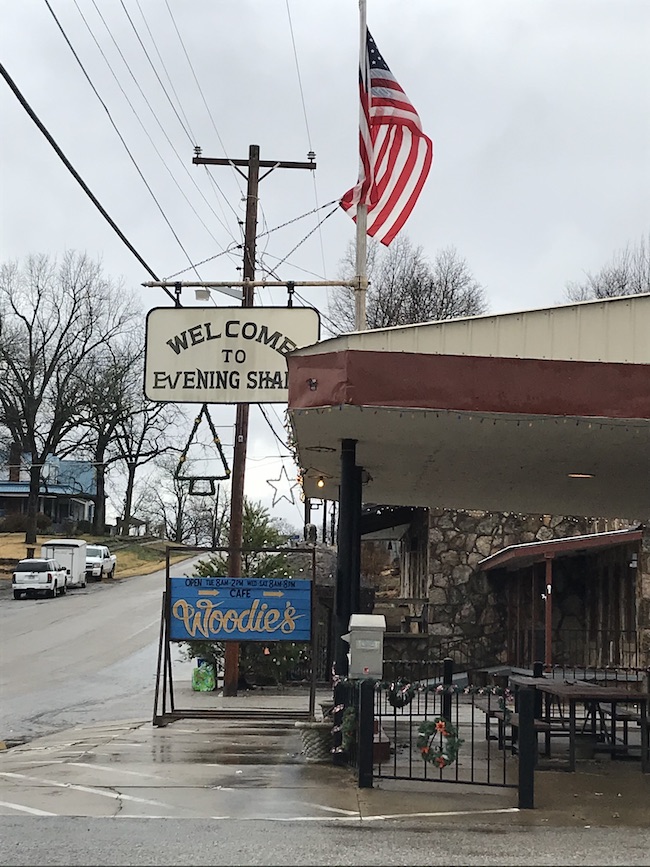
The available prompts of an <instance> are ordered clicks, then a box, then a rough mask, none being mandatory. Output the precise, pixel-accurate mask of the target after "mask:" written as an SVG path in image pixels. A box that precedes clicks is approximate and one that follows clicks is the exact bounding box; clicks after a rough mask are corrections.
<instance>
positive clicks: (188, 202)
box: [75, 0, 230, 244]
mask: <svg viewBox="0 0 650 867" xmlns="http://www.w3.org/2000/svg"><path fill="white" fill-rule="evenodd" d="M93 5H94V6H95V9H96V10H97V14H98V15H99V17H100V19H101V21H102V23H103V25H104V27H105V28H106V30H107V32H108V35H109V36H110V38H111V40H112V41H113V44H114V45H115V47H116V49H117V51H118V53H119V55H120V57H121V58H122V61H123V62H124V65H125V66H126V68H127V70H128V71H129V73H130V75H131V78H132V79H133V81H134V83H135V85H136V87H137V88H138V90H139V91H140V95H141V96H142V98H143V99H144V101H145V103H146V105H147V108H148V109H149V111H150V112H151V114H152V116H153V118H154V120H155V121H156V123H157V124H158V127H159V128H160V130H161V132H162V134H163V136H164V137H165V139H166V140H167V143H168V144H169V146H170V147H171V149H172V150H173V152H174V154H175V155H176V157H177V158H178V160H179V162H180V163H181V165H182V167H183V169H184V170H185V172H186V174H187V175H188V177H189V178H190V180H191V181H192V183H193V184H194V186H195V187H196V189H197V190H198V191H199V193H200V195H201V196H202V197H203V199H204V201H205V203H206V205H208V207H209V208H210V210H211V211H212V213H213V215H214V216H215V217H216V219H217V220H218V221H219V222H220V223H221V220H220V218H219V216H218V215H217V214H216V213H215V211H214V210H213V208H212V206H211V205H210V203H209V202H208V201H207V199H206V198H205V196H204V195H203V192H202V190H201V188H200V187H199V186H198V184H197V183H196V181H195V179H194V178H193V177H192V174H191V172H190V171H189V169H188V168H187V166H186V165H185V162H184V161H183V159H182V158H181V156H180V154H179V153H178V151H177V150H176V148H175V147H174V144H173V142H172V141H171V139H170V138H169V136H168V135H167V131H166V130H165V128H164V126H163V124H162V123H161V122H160V120H159V118H158V117H157V115H156V113H155V111H154V110H153V108H152V107H151V104H150V102H149V100H148V99H147V97H146V95H145V93H144V91H143V90H142V88H141V86H140V83H139V82H138V80H137V78H136V76H135V75H134V73H133V70H132V69H131V67H130V66H129V63H128V61H127V59H126V57H125V56H124V54H123V52H122V50H121V48H120V46H119V45H118V44H117V41H116V40H115V37H114V36H113V34H112V33H111V31H110V28H109V26H108V24H107V23H106V20H105V19H104V17H103V15H102V14H101V12H100V10H99V9H98V8H97V4H96V3H95V2H94V0H93ZM75 6H76V8H77V11H78V12H79V15H80V16H81V19H82V21H83V22H84V24H85V25H86V28H87V30H88V32H89V33H90V36H91V38H92V39H93V41H94V43H95V45H96V46H97V50H98V51H99V53H100V54H101V56H102V57H103V59H104V61H105V63H106V65H107V66H108V69H109V71H110V73H111V75H112V76H113V78H114V79H115V82H116V84H117V86H118V87H119V88H120V90H121V92H122V95H123V96H124V98H125V100H126V101H127V104H128V106H129V108H130V109H131V111H132V112H133V114H134V115H135V119H136V120H137V122H138V123H139V124H140V127H141V129H142V131H143V132H144V134H145V135H146V136H147V138H148V139H149V142H150V144H151V146H152V147H153V149H154V151H155V152H156V154H157V156H158V157H159V159H160V161H161V163H162V164H163V166H164V167H165V168H166V169H167V172H168V173H169V176H170V177H171V179H172V181H173V182H174V184H176V187H177V188H178V190H179V192H180V194H181V195H182V196H183V198H184V199H185V201H186V202H187V204H188V205H189V207H190V209H191V210H192V211H193V213H194V215H195V216H196V217H197V219H198V220H199V222H200V223H201V225H202V226H203V228H204V229H205V230H206V232H207V233H208V234H209V235H210V237H211V238H212V240H213V241H214V242H215V244H219V241H218V240H217V238H216V237H215V235H214V234H213V233H212V231H211V230H210V228H209V227H208V225H207V224H206V223H205V221H204V220H203V218H202V217H201V215H200V214H199V213H198V211H197V210H196V208H195V207H194V205H193V204H192V202H191V201H190V199H189V198H188V196H187V193H186V192H185V190H184V189H183V188H182V187H181V185H180V184H179V183H178V181H177V180H176V178H175V177H174V173H173V172H172V170H171V169H170V168H169V166H168V164H167V162H166V160H165V158H164V157H163V155H162V154H161V153H160V151H159V150H158V148H157V146H156V144H155V142H154V140H153V138H152V137H151V135H150V134H149V132H148V130H147V128H146V127H145V125H144V123H143V121H142V118H141V117H140V115H139V113H138V112H137V111H136V109H135V107H134V105H133V103H132V102H131V100H130V99H129V96H128V94H127V92H126V91H125V90H124V88H123V87H122V85H121V83H120V81H119V78H118V76H117V74H116V72H115V70H114V69H113V67H112V66H111V63H110V61H109V59H108V57H107V56H106V53H105V52H104V50H103V48H102V47H101V45H100V44H99V41H98V39H97V37H96V36H95V34H94V33H93V30H92V28H91V26H90V24H89V23H88V21H87V19H86V17H85V16H84V14H83V12H82V11H81V9H80V8H79V4H78V3H77V0H75ZM221 225H222V226H223V228H224V229H225V230H226V231H227V232H228V233H229V234H230V231H229V229H228V227H227V226H226V225H225V224H224V223H221Z"/></svg>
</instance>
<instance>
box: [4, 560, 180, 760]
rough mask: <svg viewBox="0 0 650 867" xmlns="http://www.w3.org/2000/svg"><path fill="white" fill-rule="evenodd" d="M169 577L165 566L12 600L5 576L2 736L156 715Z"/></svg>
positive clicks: (10, 739)
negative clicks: (51, 595) (42, 596)
mask: <svg viewBox="0 0 650 867" xmlns="http://www.w3.org/2000/svg"><path fill="white" fill-rule="evenodd" d="M192 562H193V561H187V564H186V571H189V569H190V568H191V563H192ZM173 568H174V569H176V570H178V571H177V572H173V573H172V574H182V567H180V566H176V567H173ZM190 574H191V572H190ZM164 583H165V571H164V569H163V570H160V571H158V572H154V573H152V574H151V575H143V576H137V577H134V578H126V579H122V580H114V581H104V582H93V583H91V584H88V585H87V586H86V587H85V588H83V589H82V588H76V589H74V590H69V591H68V593H67V594H66V595H65V596H61V597H57V598H55V599H19V600H14V599H13V594H12V591H11V582H10V581H5V580H2V581H0V697H1V698H2V701H1V702H0V740H4V741H5V742H7V743H16V742H23V741H25V740H29V739H31V738H33V737H37V736H40V735H45V734H48V733H50V732H53V731H58V730H61V729H65V728H67V727H69V726H73V725H80V724H92V723H95V722H101V721H106V720H114V719H130V718H140V719H147V718H151V714H152V706H153V705H152V695H153V689H154V683H155V671H156V660H157V650H158V636H159V629H160V612H161V602H162V592H163V589H164Z"/></svg>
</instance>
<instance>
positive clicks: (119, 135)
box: [45, 0, 200, 279]
mask: <svg viewBox="0 0 650 867" xmlns="http://www.w3.org/2000/svg"><path fill="white" fill-rule="evenodd" d="M45 5H46V6H47V8H48V9H49V10H50V13H51V15H52V17H53V18H54V20H55V22H56V25H57V27H58V28H59V30H60V31H61V35H62V36H63V38H64V39H65V41H66V44H67V45H68V47H69V49H70V51H71V52H72V54H73V56H74V58H75V60H76V61H77V63H78V64H79V67H80V69H81V71H82V72H83V74H84V76H85V78H86V80H87V81H88V84H89V85H90V87H91V88H92V90H93V93H94V94H95V96H96V97H97V99H98V100H99V102H100V103H101V105H102V106H103V108H104V111H105V112H106V114H107V115H108V119H109V120H110V122H111V126H112V127H113V129H114V130H115V132H116V133H117V135H118V137H119V139H120V141H121V142H122V145H123V146H124V149H125V150H126V152H127V154H128V156H129V158H130V160H131V162H132V163H133V165H134V167H135V169H136V171H137V173H138V174H139V175H140V178H141V180H142V183H143V184H144V185H145V187H146V188H147V190H148V191H149V194H150V195H151V198H152V199H153V200H154V202H155V203H156V206H157V208H158V210H159V211H160V213H161V214H162V217H163V219H164V221H165V222H166V223H167V226H168V227H169V230H170V232H171V233H172V235H173V236H174V238H175V239H176V243H177V244H178V246H179V247H180V248H181V250H182V251H183V252H184V253H185V255H186V256H187V260H188V262H190V263H191V262H192V259H191V257H190V254H189V253H188V252H187V250H186V249H185V247H184V246H183V244H182V242H181V239H180V238H179V237H178V235H177V234H176V231H175V229H174V227H173V226H172V224H171V223H170V222H169V218H168V217H167V214H165V212H164V210H163V208H162V206H161V204H160V202H159V201H158V199H157V198H156V196H155V195H154V192H153V190H152V189H151V187H150V186H149V184H148V182H147V180H146V178H145V176H144V175H143V174H142V171H141V169H140V166H139V165H138V164H137V162H136V160H135V157H134V156H133V154H132V153H131V151H130V150H129V147H128V145H127V143H126V142H125V140H124V137H123V136H122V133H121V132H120V131H119V129H118V128H117V125H116V123H115V121H114V120H113V118H112V116H111V113H110V111H109V110H108V106H107V105H106V103H105V102H104V100H103V99H102V98H101V96H100V95H99V92H98V91H97V88H96V87H95V85H94V84H93V82H92V80H91V78H90V76H89V75H88V73H87V72H86V69H85V67H84V65H83V63H82V62H81V59H80V58H79V56H78V55H77V52H76V51H75V50H74V48H73V46H72V43H71V42H70V40H69V39H68V36H67V34H66V32H65V30H64V29H63V27H62V26H61V23H60V22H59V19H58V18H57V17H56V13H55V12H54V10H53V9H52V7H51V6H50V3H49V0H45ZM196 275H197V277H199V279H200V275H199V273H198V271H197V272H196Z"/></svg>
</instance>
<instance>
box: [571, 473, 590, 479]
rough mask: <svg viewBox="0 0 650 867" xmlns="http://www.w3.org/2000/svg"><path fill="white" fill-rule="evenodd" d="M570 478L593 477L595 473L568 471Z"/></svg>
mask: <svg viewBox="0 0 650 867" xmlns="http://www.w3.org/2000/svg"><path fill="white" fill-rule="evenodd" d="M567 475H568V476H569V478H570V479H593V477H594V474H593V473H567Z"/></svg>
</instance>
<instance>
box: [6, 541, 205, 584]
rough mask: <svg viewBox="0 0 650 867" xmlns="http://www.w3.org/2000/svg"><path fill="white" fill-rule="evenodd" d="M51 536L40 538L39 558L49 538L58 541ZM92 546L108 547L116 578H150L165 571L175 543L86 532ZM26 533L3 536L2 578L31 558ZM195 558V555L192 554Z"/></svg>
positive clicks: (173, 559) (177, 557) (174, 559)
mask: <svg viewBox="0 0 650 867" xmlns="http://www.w3.org/2000/svg"><path fill="white" fill-rule="evenodd" d="M54 538H56V536H53V535H52V534H51V533H48V534H45V535H39V536H37V537H36V544H35V545H34V546H33V547H34V548H35V549H36V550H35V552H34V553H35V556H37V557H38V556H40V551H41V545H42V544H43V542H47V541H48V539H54ZM81 538H83V539H85V541H86V542H88V544H89V545H90V544H92V543H96V544H100V545H107V546H108V547H109V549H110V551H111V554H115V556H116V557H117V564H116V568H115V577H116V578H129V577H131V576H133V575H149V574H150V573H151V572H156V571H157V570H158V569H164V568H165V563H166V549H167V545H170V544H171V543H170V542H168V541H167V540H166V539H151V538H147V537H144V536H141V537H138V538H137V540H136V538H135V537H129V538H128V539H126V538H125V539H122V538H120V537H119V536H109V537H106V536H94V535H92V534H89V533H86V534H84V535H83V537H81ZM27 547H28V546H27V545H25V534H24V533H0V578H11V572H12V571H13V567H14V565H15V564H16V563H17V562H18V560H22V559H24V558H25V557H26V556H27ZM188 556H192V552H191V551H190V552H188ZM184 559H186V558H185V555H184V554H183V552H181V551H175V552H174V554H173V555H172V557H171V562H172V563H177V562H178V561H179V560H184Z"/></svg>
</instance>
